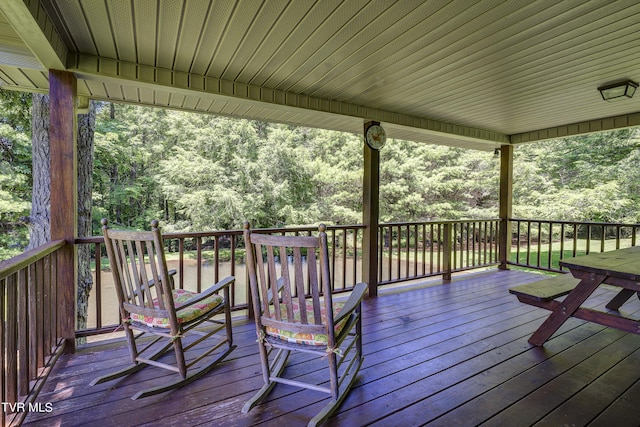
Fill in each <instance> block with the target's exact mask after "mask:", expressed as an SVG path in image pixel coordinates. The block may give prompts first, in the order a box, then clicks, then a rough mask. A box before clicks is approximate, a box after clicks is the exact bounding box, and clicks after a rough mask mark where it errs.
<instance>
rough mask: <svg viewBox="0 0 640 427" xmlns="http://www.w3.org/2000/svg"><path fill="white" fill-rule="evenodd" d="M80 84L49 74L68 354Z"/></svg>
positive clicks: (55, 234)
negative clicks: (63, 241)
mask: <svg viewBox="0 0 640 427" xmlns="http://www.w3.org/2000/svg"><path fill="white" fill-rule="evenodd" d="M76 95H77V81H76V77H75V75H74V74H73V73H69V72H66V71H58V70H50V71H49V103H50V123H49V144H50V156H51V163H50V166H51V172H50V173H51V240H65V242H66V245H65V246H63V247H62V248H61V250H60V252H59V255H58V268H57V273H58V279H57V286H58V292H57V294H58V310H59V311H58V320H59V324H58V334H59V336H60V337H61V338H64V339H65V340H66V346H65V352H67V353H72V352H74V351H75V332H76V321H75V320H76V307H75V301H76V283H77V269H76V247H75V238H76V235H77V227H78V191H77V188H78V174H77V139H76V135H77V131H76V129H77V125H76V122H77V118H76V111H75V108H76Z"/></svg>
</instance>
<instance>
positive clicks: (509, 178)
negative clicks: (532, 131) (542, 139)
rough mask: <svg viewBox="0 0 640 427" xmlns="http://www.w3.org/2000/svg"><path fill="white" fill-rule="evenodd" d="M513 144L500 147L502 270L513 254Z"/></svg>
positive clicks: (499, 251)
mask: <svg viewBox="0 0 640 427" xmlns="http://www.w3.org/2000/svg"><path fill="white" fill-rule="evenodd" d="M512 187H513V145H503V146H502V147H501V148H500V212H499V215H500V220H501V221H500V231H499V241H498V253H499V254H500V255H499V256H500V265H499V266H498V268H499V269H500V270H507V261H508V260H509V257H510V255H511V223H510V221H509V218H511V216H512V205H513V189H512Z"/></svg>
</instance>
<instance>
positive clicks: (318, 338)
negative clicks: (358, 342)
mask: <svg viewBox="0 0 640 427" xmlns="http://www.w3.org/2000/svg"><path fill="white" fill-rule="evenodd" d="M292 302H293V312H294V319H295V321H299V320H300V305H299V303H298V301H292ZM344 304H345V303H344V302H334V303H333V312H334V316H335V315H336V314H338V313H339V312H340V310H341V309H342V307H344ZM306 306H307V313H313V301H312V300H306ZM280 313H281V316H282V319H286V318H287V307H286V306H285V305H284V304H282V305H281V306H280ZM326 314H327V313H326V310H325V306H324V305H322V308H321V311H320V315H321V317H322V322H323V323H324V322H325V321H326V320H325V319H326ZM347 318H348V317H347ZM347 318H345V319H343V320H341V321H340V322H339V323H337V324H335V325H334V332H335V334H336V335H338V334H339V333H340V332H341V331H342V328H344V325H345V324H346V322H347ZM265 329H266V333H267V335H271V336H273V337H276V338H280V339H281V340H285V341H288V342H292V343H296V344H306V345H317V346H321V345H327V342H328V337H327V335H326V334H306V333H302V332H294V331H290V330H287V329H276V328H273V327H269V326H268V327H266V328H265Z"/></svg>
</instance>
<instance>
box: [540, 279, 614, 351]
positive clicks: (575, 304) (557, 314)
mask: <svg viewBox="0 0 640 427" xmlns="http://www.w3.org/2000/svg"><path fill="white" fill-rule="evenodd" d="M606 277H607V276H604V275H596V274H587V275H585V276H584V277H580V279H581V280H580V283H578V285H577V286H576V287H575V288H574V289H573V290H572V291H571V293H569V295H567V297H566V298H565V299H564V300H563V301H562V302H561V303H560V304H558V305H557V307H556V308H555V310H553V312H552V313H551V314H550V315H549V317H547V319H546V320H545V321H544V322H543V323H542V325H540V327H539V328H538V329H537V330H536V331H535V332H534V333H533V335H531V338H529V343H531V344H533V345H536V346H541V345H543V344H544V342H545V341H546V340H548V339H549V337H551V335H553V334H554V333H555V332H556V331H557V330H558V329H559V328H560V326H562V324H563V323H564V322H566V321H567V319H568V318H569V317H571V315H572V314H573V313H575V311H576V310H577V309H578V308H579V307H580V306H581V305H582V303H583V302H585V301H586V299H587V298H589V296H590V295H591V294H592V293H593V291H595V290H596V288H597V287H598V286H600V284H602V282H603V281H604V279H605V278H606Z"/></svg>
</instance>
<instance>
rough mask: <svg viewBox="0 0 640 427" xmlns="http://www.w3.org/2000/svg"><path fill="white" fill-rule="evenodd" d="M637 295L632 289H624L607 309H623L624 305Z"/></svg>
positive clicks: (610, 302)
mask: <svg viewBox="0 0 640 427" xmlns="http://www.w3.org/2000/svg"><path fill="white" fill-rule="evenodd" d="M635 293H636V291H634V290H631V289H626V288H625V289H622V290H621V291H620V292H618V295H616V296H615V297H613V299H612V300H611V301H609V303H608V304H607V305H606V306H605V307H607V308H608V309H609V310H617V309H619V308H620V307H622V304H624V303H625V302H627V300H629V298H631V297H632V296H633V294H635Z"/></svg>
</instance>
